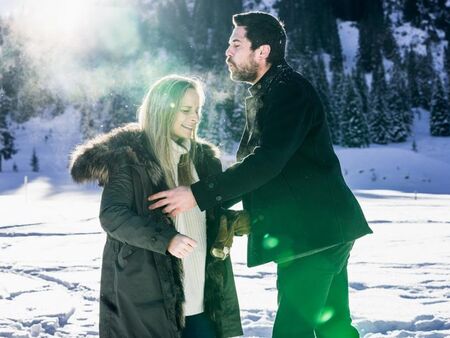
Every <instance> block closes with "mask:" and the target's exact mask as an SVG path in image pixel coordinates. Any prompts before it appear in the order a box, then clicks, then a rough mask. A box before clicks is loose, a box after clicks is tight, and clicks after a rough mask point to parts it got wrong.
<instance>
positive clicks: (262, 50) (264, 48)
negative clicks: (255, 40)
mask: <svg viewBox="0 0 450 338" xmlns="http://www.w3.org/2000/svg"><path fill="white" fill-rule="evenodd" d="M269 54H270V45H261V46H259V47H258V53H257V56H258V58H259V59H261V60H263V59H267V58H268V57H269Z"/></svg>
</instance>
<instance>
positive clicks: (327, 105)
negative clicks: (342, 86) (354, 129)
mask: <svg viewBox="0 0 450 338" xmlns="http://www.w3.org/2000/svg"><path fill="white" fill-rule="evenodd" d="M315 69H316V73H315V78H314V86H315V88H316V90H317V93H318V94H319V97H320V100H321V101H322V105H323V108H324V111H325V115H326V116H327V122H328V123H329V128H330V132H331V133H333V132H336V130H333V129H332V128H336V127H338V126H336V125H335V124H334V125H333V126H331V125H330V123H334V122H333V121H332V119H333V116H330V115H331V114H332V107H331V102H330V101H331V91H330V86H329V84H328V79H327V74H326V71H325V64H324V62H323V59H322V56H321V55H318V57H317V62H316V66H315ZM335 137H336V135H335Z"/></svg>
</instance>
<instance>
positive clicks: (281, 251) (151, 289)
mask: <svg viewBox="0 0 450 338" xmlns="http://www.w3.org/2000/svg"><path fill="white" fill-rule="evenodd" d="M233 24H234V30H233V33H232V35H231V37H230V39H229V47H228V49H227V50H226V62H227V64H228V67H229V71H230V75H231V78H232V79H233V80H234V81H243V82H247V83H250V84H252V86H251V87H250V88H249V92H250V96H249V97H248V98H247V99H246V102H245V105H246V117H247V123H246V126H245V131H244V134H243V137H242V140H241V143H240V147H239V150H238V153H237V160H238V162H237V163H235V164H234V165H233V166H231V167H230V168H228V169H227V170H225V171H224V172H222V169H221V164H220V161H219V160H218V158H217V154H216V152H215V149H214V148H213V147H212V146H210V145H208V144H206V143H204V142H200V141H198V140H196V138H195V133H196V127H197V125H198V123H199V119H200V110H201V106H202V104H203V97H204V96H203V91H202V89H201V86H200V84H199V83H198V82H197V81H195V80H193V79H190V78H185V77H180V76H168V77H164V78H162V79H161V80H160V81H158V82H157V83H155V84H154V85H153V86H152V88H151V89H150V90H149V92H148V94H147V95H146V97H145V99H144V101H143V104H142V106H141V108H140V111H139V123H138V124H136V125H134V124H133V125H128V126H125V127H122V128H119V129H116V130H114V131H112V132H111V133H109V134H107V135H103V136H100V137H98V138H96V139H94V140H91V141H90V142H88V143H87V144H85V145H83V146H80V147H79V148H78V149H77V150H76V151H75V153H74V154H73V158H72V168H71V172H72V176H73V177H74V179H75V180H76V181H78V182H82V181H86V180H98V181H100V183H101V184H103V185H104V190H103V195H102V202H101V210H100V221H101V224H102V227H103V228H104V229H105V231H106V232H107V241H106V244H105V249H104V253H103V265H102V278H101V295H100V336H101V337H108V338H110V337H142V338H145V337H163V338H164V337H168V338H169V337H195V338H202V337H205V338H206V337H208V338H209V337H232V336H239V335H242V328H241V322H240V316H239V305H238V300H237V296H236V289H235V284H234V277H233V271H232V265H231V261H230V257H229V256H227V255H226V252H225V254H223V252H222V255H216V256H219V258H218V257H215V256H214V255H213V254H212V253H214V250H211V249H213V248H214V247H218V248H219V249H221V248H222V249H223V247H224V245H223V242H224V241H225V240H226V241H227V243H228V244H227V245H229V242H231V241H230V235H231V236H233V233H235V232H239V233H240V234H243V233H246V232H247V230H248V228H249V224H247V223H251V227H250V234H249V237H248V256H247V259H248V266H250V267H253V266H257V265H260V264H263V263H266V262H270V261H275V262H276V263H277V273H278V279H277V288H278V305H279V308H278V311H277V315H276V319H275V324H274V328H273V336H274V337H301V338H309V337H322V338H325V337H330V338H331V337H333V338H352V337H359V335H358V332H357V330H356V329H355V328H354V327H353V326H352V325H351V318H350V311H349V305H348V280H347V261H348V257H349V254H350V250H351V248H352V246H353V243H354V241H355V239H357V238H359V237H361V236H363V235H365V234H368V233H370V232H371V230H370V229H369V227H368V225H367V223H366V221H365V218H364V216H363V213H362V211H361V209H360V207H359V205H358V203H357V201H356V199H355V198H354V196H353V194H352V193H351V191H350V190H349V189H348V187H347V186H346V184H345V182H344V179H343V177H342V174H341V168H340V165H339V161H338V159H337V157H336V155H335V153H334V151H333V147H332V144H331V140H330V136H329V131H328V126H327V123H326V116H325V114H324V110H323V107H322V104H321V102H320V100H319V97H318V95H317V93H316V91H315V90H314V88H313V87H312V86H311V84H310V83H309V82H308V81H306V80H305V79H304V78H303V77H302V76H301V75H300V74H298V73H297V72H294V71H293V70H292V69H291V68H290V67H289V66H288V65H287V64H286V62H285V46H286V33H285V30H284V27H283V25H282V24H281V23H280V22H279V21H278V19H276V18H275V17H273V16H271V15H269V14H266V13H261V12H249V13H241V14H236V15H234V16H233ZM239 200H242V202H243V206H244V210H245V211H243V212H242V214H236V212H235V213H234V214H233V213H232V212H231V211H228V210H227V209H226V207H227V206H229V205H231V204H233V203H235V202H237V201H239ZM246 213H248V214H246ZM247 215H249V217H250V220H251V221H249V220H248V219H249V218H248V217H247ZM231 239H232V237H231ZM225 249H226V248H225ZM225 251H226V250H225Z"/></svg>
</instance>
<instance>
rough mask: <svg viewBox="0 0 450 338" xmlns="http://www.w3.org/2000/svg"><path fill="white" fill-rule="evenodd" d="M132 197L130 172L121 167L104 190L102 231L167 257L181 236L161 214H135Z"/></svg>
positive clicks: (128, 169)
mask: <svg viewBox="0 0 450 338" xmlns="http://www.w3.org/2000/svg"><path fill="white" fill-rule="evenodd" d="M133 197H134V190H133V180H132V176H131V169H130V167H121V168H120V169H119V170H117V171H116V172H114V173H112V174H111V175H110V179H109V182H108V183H107V184H106V185H105V187H104V190H103V194H102V201H101V206H100V223H101V225H102V227H103V229H104V230H105V231H106V232H107V233H108V234H109V235H110V236H111V237H112V238H114V239H116V240H118V241H120V242H124V243H127V244H129V245H132V246H136V247H139V248H142V249H147V250H151V251H155V252H158V253H160V254H166V253H167V249H168V246H169V243H170V242H171V240H172V239H173V238H174V237H175V236H176V235H177V234H178V232H177V231H176V230H175V228H174V227H173V226H172V224H171V223H170V222H169V221H168V219H167V218H166V217H167V216H164V215H163V214H162V212H161V211H160V210H155V211H152V212H150V214H149V216H138V215H137V214H136V212H134V211H133V210H132V204H133Z"/></svg>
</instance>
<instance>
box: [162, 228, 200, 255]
mask: <svg viewBox="0 0 450 338" xmlns="http://www.w3.org/2000/svg"><path fill="white" fill-rule="evenodd" d="M196 247H197V242H196V241H195V240H193V239H192V238H190V237H188V236H185V235H181V234H178V235H175V237H174V238H172V240H171V241H170V243H169V246H168V247H167V251H169V253H170V254H172V255H173V256H175V257H178V258H186V257H187V256H189V254H190V253H191V252H193V251H194V248H196Z"/></svg>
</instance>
